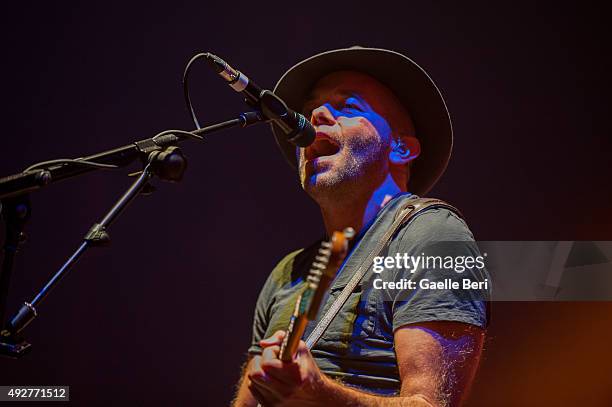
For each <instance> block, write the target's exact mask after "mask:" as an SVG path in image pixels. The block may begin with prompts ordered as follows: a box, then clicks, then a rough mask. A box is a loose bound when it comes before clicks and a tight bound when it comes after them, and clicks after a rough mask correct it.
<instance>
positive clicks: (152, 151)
mask: <svg viewBox="0 0 612 407" xmlns="http://www.w3.org/2000/svg"><path fill="white" fill-rule="evenodd" d="M264 121H267V120H266V119H265V118H264V117H263V116H262V115H261V114H260V113H259V112H246V113H242V114H241V115H240V116H239V117H238V118H235V119H232V120H228V121H224V122H220V123H216V124H213V125H210V126H207V127H203V128H201V129H198V130H194V131H192V132H189V133H191V135H195V136H196V137H198V136H202V135H204V134H209V133H213V132H216V131H219V130H223V129H227V128H231V127H247V126H250V125H252V124H255V123H261V122H264ZM176 133H177V134H172V132H171V131H169V132H163V133H161V135H160V136H156V137H153V138H149V139H146V140H141V141H137V142H135V143H133V144H130V145H126V146H123V147H119V148H115V149H112V150H108V151H105V152H102V153H99V154H94V155H91V156H88V157H85V158H79V159H76V160H54V161H49V162H47V163H41V164H40V165H37V167H38V166H40V167H43V168H40V169H35V170H32V171H25V172H22V173H19V174H15V175H11V176H8V177H4V178H0V200H1V206H0V211H2V216H3V217H4V219H5V224H6V239H5V244H4V258H3V262H2V268H1V274H0V323H2V322H4V316H5V307H6V302H7V297H8V290H9V284H10V278H11V274H12V269H13V265H14V261H15V255H16V253H17V251H18V250H19V245H20V244H21V243H22V242H23V241H24V234H23V229H24V227H25V224H26V222H27V220H28V219H29V217H30V209H31V208H30V205H29V199H28V198H29V197H28V193H29V192H31V191H34V190H37V189H40V188H42V187H43V186H46V185H49V184H51V183H53V182H57V181H60V180H63V179H66V178H71V177H75V176H79V175H82V174H85V173H87V172H90V171H94V170H96V169H99V168H100V166H95V165H85V162H88V163H92V162H93V163H95V164H106V165H112V166H116V167H117V168H119V167H124V166H126V165H128V164H130V163H131V162H133V161H134V160H136V159H138V158H140V159H141V160H142V161H143V163H144V169H143V170H142V171H141V172H140V173H139V174H138V178H137V179H136V181H134V182H133V183H132V185H131V186H130V187H129V188H128V189H127V191H126V192H125V193H124V194H123V195H122V196H121V198H119V200H118V201H117V202H116V203H115V204H114V205H113V206H112V208H111V209H110V210H109V211H108V212H107V213H106V214H105V216H104V217H103V218H102V220H101V221H100V222H98V223H94V225H93V226H92V227H91V228H90V229H89V231H88V232H87V233H86V235H85V236H84V237H83V241H82V243H81V244H80V245H79V247H78V248H77V249H76V250H75V251H74V253H73V254H72V255H71V256H70V257H69V258H68V260H66V262H65V263H64V264H63V265H62V266H61V267H60V269H59V270H58V271H57V272H56V273H55V274H54V275H53V277H52V278H51V279H50V280H49V281H48V282H47V284H45V286H44V287H43V288H42V289H41V290H40V292H38V294H36V296H34V299H33V300H31V301H30V302H24V303H23V305H22V306H21V308H20V309H19V311H18V312H17V313H16V314H15V315H14V316H13V317H12V318H11V319H10V321H7V322H6V323H5V324H4V328H3V329H2V330H1V331H0V356H8V357H13V358H18V357H21V356H23V355H24V354H26V353H27V352H28V351H29V350H30V349H31V345H30V344H29V343H28V342H26V341H25V340H24V339H23V338H22V337H21V336H20V333H21V332H22V331H23V329H24V328H25V327H26V326H27V325H28V324H29V323H30V322H32V320H33V319H34V318H35V317H36V316H37V315H38V306H39V305H40V304H41V303H42V302H43V300H45V298H46V297H47V296H48V295H49V293H50V292H51V290H52V289H53V288H54V287H55V286H56V285H57V284H58V283H59V281H60V280H61V279H62V278H63V277H65V276H66V274H67V273H68V271H69V270H70V269H71V268H72V267H73V266H74V264H75V263H76V262H77V260H78V259H79V258H80V257H81V256H83V254H84V253H85V251H86V250H87V249H88V248H89V247H100V246H104V245H106V244H108V243H110V236H109V234H108V232H107V228H108V227H109V226H110V225H111V224H112V223H113V222H114V221H115V220H116V219H117V217H118V216H119V215H120V214H121V213H122V212H123V210H124V209H125V208H126V207H127V206H128V205H129V204H130V203H131V202H132V201H133V200H134V198H136V197H137V196H138V195H139V194H140V193H145V192H150V191H152V187H151V186H150V184H149V181H150V179H151V178H152V177H153V176H155V175H156V176H157V177H158V178H160V179H161V180H164V181H170V182H178V181H180V180H181V179H182V177H183V174H184V172H185V170H186V169H187V160H186V158H185V156H184V155H183V154H182V152H181V150H180V149H179V148H178V147H177V146H176V144H178V142H180V141H183V140H185V139H188V138H189V136H187V135H185V134H183V135H181V134H180V133H181V132H180V131H176ZM183 133H186V132H183ZM80 161H81V162H83V163H80ZM45 164H47V165H45Z"/></svg>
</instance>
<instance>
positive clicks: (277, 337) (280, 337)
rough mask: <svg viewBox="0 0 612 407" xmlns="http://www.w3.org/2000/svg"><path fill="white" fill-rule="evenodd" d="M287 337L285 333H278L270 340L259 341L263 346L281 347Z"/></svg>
mask: <svg viewBox="0 0 612 407" xmlns="http://www.w3.org/2000/svg"><path fill="white" fill-rule="evenodd" d="M284 337H285V331H276V332H274V335H272V336H270V337H269V338H265V339H262V340H261V341H259V344H260V345H261V346H264V347H266V346H272V345H280V344H281V342H283V338H284Z"/></svg>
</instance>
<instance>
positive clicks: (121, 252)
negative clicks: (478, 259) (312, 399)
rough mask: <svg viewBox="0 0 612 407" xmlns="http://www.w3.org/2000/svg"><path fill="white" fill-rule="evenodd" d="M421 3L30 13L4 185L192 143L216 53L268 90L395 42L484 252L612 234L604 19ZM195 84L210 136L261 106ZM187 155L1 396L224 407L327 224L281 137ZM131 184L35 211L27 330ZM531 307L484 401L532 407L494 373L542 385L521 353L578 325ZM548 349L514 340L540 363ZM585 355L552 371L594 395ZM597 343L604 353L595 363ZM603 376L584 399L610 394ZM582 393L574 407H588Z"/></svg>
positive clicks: (527, 7)
mask: <svg viewBox="0 0 612 407" xmlns="http://www.w3.org/2000/svg"><path fill="white" fill-rule="evenodd" d="M266 3H267V2H266ZM411 3H412V2H411ZM414 3H416V2H414ZM423 3H424V2H419V4H408V3H406V4H403V3H399V2H398V3H396V4H393V3H390V4H388V5H384V4H383V3H382V2H378V1H377V2H371V4H370V5H358V4H354V5H353V6H349V5H348V4H346V5H343V6H341V5H337V4H332V3H328V2H318V3H298V2H295V3H289V2H287V3H285V4H282V5H281V4H279V5H277V6H275V7H272V6H270V5H269V6H265V9H264V8H263V7H264V6H262V4H264V2H259V4H255V2H253V3H251V4H249V3H237V2H233V1H232V2H217V3H215V4H213V5H207V2H204V1H200V2H194V3H192V4H190V5H187V4H181V5H179V4H172V5H171V4H167V5H165V6H162V5H157V4H156V3H155V2H148V3H144V4H142V5H141V6H135V5H128V4H122V5H120V6H113V5H110V4H109V3H106V2H105V3H103V4H99V5H93V4H85V3H84V4H71V5H69V4H64V3H61V4H60V3H57V2H55V3H54V4H52V3H49V4H44V3H41V4H40V5H36V6H34V5H32V3H31V2H29V3H28V4H29V5H23V6H21V5H20V6H17V5H16V3H14V2H13V3H12V5H11V6H10V7H9V6H4V9H3V13H2V14H3V15H2V24H0V30H1V32H2V35H1V36H0V38H1V39H0V41H1V49H2V55H3V63H2V64H1V66H0V69H1V71H2V74H1V75H0V78H1V80H2V86H1V89H2V102H3V109H2V113H3V115H2V116H3V120H2V123H3V129H2V136H1V137H2V138H1V140H2V142H1V144H0V145H1V146H2V147H1V148H2V150H1V151H2V159H1V160H0V175H8V174H11V173H15V172H18V171H20V170H21V169H23V168H24V167H25V166H27V165H29V164H31V163H34V162H37V161H41V160H46V159H52V158H60V157H77V156H82V155H87V154H90V153H94V152H98V151H101V150H105V149H109V148H111V147H115V146H119V145H123V144H126V143H129V142H131V141H135V140H137V139H142V138H146V137H150V136H152V135H154V134H156V133H157V132H158V131H161V130H164V129H167V128H182V129H189V128H191V127H192V124H191V123H190V120H189V118H188V115H187V113H186V110H185V107H184V105H183V101H182V90H181V84H180V78H181V74H182V70H183V67H184V65H185V63H186V62H187V60H188V59H189V58H190V57H191V56H192V55H193V54H195V53H196V52H198V51H211V52H214V53H217V54H218V55H220V56H222V57H224V58H225V59H227V60H228V61H230V62H231V63H232V64H234V65H235V66H236V67H238V68H239V69H241V70H243V71H244V72H246V73H247V74H248V75H249V76H251V77H252V78H254V79H255V80H256V81H257V82H258V83H260V84H261V85H262V86H266V87H270V88H271V87H272V86H273V85H274V83H275V81H276V79H277V78H278V77H279V76H280V75H281V74H282V73H283V72H284V70H285V69H286V68H288V67H289V66H291V65H292V64H293V63H295V62H297V61H298V60H300V59H302V58H304V57H307V56H310V55H312V54H313V53H316V52H319V51H323V50H327V49H331V48H337V47H345V46H351V45H362V46H380V47H385V48H390V49H394V50H397V51H401V52H404V53H406V54H407V55H409V56H411V57H412V58H414V59H415V60H416V61H418V62H419V63H420V64H421V65H422V66H423V67H425V68H426V69H427V70H428V71H429V73H430V74H431V75H432V77H433V78H434V79H435V80H436V82H437V84H438V86H439V87H440V88H441V90H442V92H443V94H444V95H445V96H446V100H447V103H448V107H449V110H450V112H451V115H452V117H453V120H454V129H455V140H456V144H455V150H454V157H453V159H452V160H451V164H450V166H449V168H448V172H447V173H446V175H445V176H444V177H443V178H442V180H441V181H440V183H439V184H438V186H437V187H436V188H435V190H434V191H432V193H431V195H432V196H436V197H440V198H442V199H446V200H448V201H450V202H452V203H453V204H455V205H456V206H458V207H459V208H461V210H462V211H463V212H464V214H465V215H466V218H467V219H468V222H469V224H470V226H471V228H472V229H473V231H474V234H475V235H476V237H477V238H479V239H482V240H484V239H499V240H511V239H520V240H527V239H550V240H564V239H566V240H575V239H588V240H595V239H602V240H603V239H605V240H610V239H612V232H611V230H612V215H611V214H610V206H611V204H610V203H611V202H612V199H611V198H612V191H611V188H610V172H611V171H610V153H611V152H612V143H611V141H610V124H609V120H610V108H609V106H610V104H609V101H608V99H607V97H608V95H609V94H610V90H611V89H610V88H611V87H610V80H609V77H608V76H607V75H608V74H609V72H610V71H611V66H610V65H611V64H610V56H609V39H608V37H609V31H610V29H609V24H608V21H607V19H606V17H605V13H604V12H603V11H601V10H597V9H595V8H592V6H588V5H586V4H584V6H563V5H562V4H561V3H555V4H554V5H553V4H549V5H535V4H532V3H531V2H525V4H523V5H519V4H517V3H514V2H513V3H512V4H506V5H498V4H495V5H493V4H492V3H490V2H482V3H481V4H475V3H472V4H470V5H466V4H457V3H458V2H457V3H454V4H451V3H449V4H448V5H445V6H442V5H439V4H436V5H433V4H432V5H429V4H423ZM400 4H403V5H400ZM193 87H194V89H195V90H194V103H195V104H196V106H197V109H198V111H199V112H200V115H201V118H202V120H203V121H205V122H211V121H216V120H221V119H226V118H230V117H232V116H233V115H235V114H236V113H238V112H241V111H243V110H246V109H245V106H244V105H243V104H242V103H241V100H240V98H239V97H238V96H237V95H235V94H233V93H232V92H231V91H230V90H228V89H226V88H225V87H224V85H223V84H222V83H220V81H219V80H218V79H217V78H216V77H215V76H214V75H212V74H211V73H210V71H208V70H207V69H206V68H204V67H203V66H198V67H196V69H195V70H194V77H193ZM184 150H185V151H186V152H187V154H188V155H189V169H188V171H187V174H186V177H185V179H184V180H183V182H182V183H180V184H176V185H171V184H165V183H159V182H158V183H157V184H158V186H159V189H158V191H157V192H156V193H155V194H154V195H153V196H150V197H146V198H142V199H138V200H137V201H136V202H135V203H134V204H133V205H132V206H131V207H130V208H129V209H128V211H127V212H126V213H125V214H124V215H123V216H122V217H121V218H120V219H119V221H118V222H117V223H116V224H115V225H113V227H112V228H111V230H110V233H111V236H112V239H113V245H112V246H111V247H110V248H108V249H98V250H92V251H91V252H89V253H88V254H87V256H86V257H85V258H84V259H83V260H82V261H81V262H80V263H79V264H78V265H77V267H76V268H75V269H74V270H73V272H72V274H71V275H70V276H69V277H68V278H67V279H66V280H64V281H63V282H62V284H61V285H60V286H59V287H58V288H57V289H56V290H55V292H53V294H52V295H51V296H50V297H49V299H48V300H47V301H46V302H45V303H44V305H43V306H42V307H41V308H40V313H41V315H40V317H39V318H38V319H37V320H36V321H35V322H34V323H33V324H32V325H31V326H30V327H29V328H28V329H27V331H26V332H27V337H28V339H29V340H30V341H31V342H32V343H33V344H34V349H33V351H32V353H31V354H30V355H29V356H27V357H26V358H25V359H23V360H20V361H13V360H0V384H19V385H36V384H38V385H52V384H58V385H70V386H71V397H72V399H73V400H75V401H79V402H81V403H79V404H84V405H93V404H94V400H102V402H101V403H100V404H101V405H104V404H108V403H107V402H110V401H111V400H113V401H114V402H113V403H112V404H114V405H118V404H120V403H119V400H122V401H126V402H127V401H140V402H142V404H151V405H153V404H161V405H191V404H196V401H200V405H209V406H213V405H222V404H227V402H228V401H229V399H230V397H231V395H232V393H233V390H232V387H233V385H234V383H235V382H236V381H237V379H238V376H239V366H240V364H241V363H242V361H243V360H244V355H245V351H246V349H247V347H248V345H249V341H250V325H251V318H252V310H253V305H254V303H255V300H256V297H257V293H258V291H259V288H260V287H261V285H262V284H263V282H264V280H265V278H266V276H267V273H268V272H269V271H270V270H271V268H272V267H273V266H274V264H275V263H276V262H277V261H278V260H279V259H280V258H281V257H282V256H283V255H284V254H285V253H287V252H288V251H290V250H292V249H295V248H297V247H300V246H301V245H304V244H306V243H309V242H310V241H311V240H313V239H315V238H316V237H318V236H319V235H320V233H321V231H322V226H321V222H320V219H319V215H318V209H317V207H316V205H315V204H314V203H312V202H311V201H309V200H308V199H307V198H306V196H305V195H304V194H303V193H302V192H301V190H300V188H299V185H298V184H297V182H296V177H295V175H294V174H293V173H292V171H291V170H290V169H289V168H288V167H287V166H286V164H285V162H284V161H283V158H282V157H281V155H280V154H279V153H278V152H277V150H276V146H275V143H274V141H273V138H272V137H271V134H270V132H269V131H268V129H267V127H266V126H260V127H257V128H250V129H247V130H233V131H228V132H225V133H220V134H217V135H215V136H212V137H210V139H209V140H208V141H206V143H204V144H201V145H198V144H195V143H186V144H184ZM126 173H127V170H126V171H118V172H115V173H112V172H97V173H94V174H91V175H88V176H85V177H82V178H80V179H74V180H69V181H66V182H63V183H59V184H56V185H53V186H52V187H50V188H48V189H46V190H45V191H42V192H38V193H35V194H33V195H32V203H33V206H34V213H33V217H32V220H31V223H30V224H29V225H28V232H29V233H28V234H29V241H28V243H27V245H26V246H25V248H24V250H23V252H22V255H21V257H20V258H19V260H18V264H17V267H16V270H15V273H14V279H13V285H12V292H11V297H10V306H9V311H10V312H11V313H12V312H13V311H14V310H15V309H16V308H17V306H18V303H19V302H21V301H23V300H30V299H31V295H32V294H33V293H34V292H35V291H37V290H38V289H39V288H40V287H41V286H42V284H43V283H44V282H45V281H46V280H47V279H48V278H49V277H50V276H51V275H52V273H53V272H54V271H55V270H56V269H57V268H58V267H59V266H60V264H61V263H62V262H63V261H64V259H65V258H66V257H67V256H68V255H69V254H70V253H71V251H72V250H74V249H75V248H76V246H77V244H78V243H79V240H80V238H81V237H82V236H83V234H84V233H85V232H86V231H87V229H88V228H89V227H90V225H91V224H92V223H93V222H94V221H97V220H99V219H100V217H101V216H102V214H103V213H104V212H105V211H106V210H107V209H108V208H109V207H110V205H111V204H112V203H113V202H114V200H115V199H116V198H117V197H118V196H119V194H120V193H121V192H122V191H123V190H124V189H125V188H127V186H128V184H129V183H130V182H131V181H130V180H129V179H128V178H127V177H126V176H125V174H126ZM519 308H520V307H519V306H518V305H517V306H516V310H517V311H514V308H512V306H509V307H507V308H506V309H505V310H502V311H500V312H499V313H498V315H499V317H498V319H497V320H496V321H495V322H494V324H493V325H492V327H491V335H490V338H492V339H490V340H489V343H488V346H487V347H488V349H487V352H488V353H486V354H485V363H484V364H483V372H482V374H481V376H480V377H479V382H477V385H476V388H475V390H474V394H473V398H472V404H473V405H491V404H490V403H491V400H492V397H493V396H492V393H491V391H492V390H491V389H492V387H491V386H493V387H494V386H495V384H497V385H498V387H499V388H496V389H495V392H497V393H496V394H500V395H503V397H504V398H503V400H505V401H506V402H508V403H510V400H518V399H516V398H514V399H512V398H509V397H510V396H511V395H512V394H514V395H516V394H517V393H520V392H521V390H520V388H519V389H517V388H516V387H512V386H511V385H510V384H508V385H506V386H505V387H504V386H503V383H506V382H505V380H506V379H502V377H501V376H500V378H499V380H497V381H496V380H495V379H494V377H493V376H492V375H494V374H499V372H507V371H508V372H510V373H506V376H507V377H515V378H516V377H519V376H521V375H522V373H521V372H524V371H526V370H527V369H529V367H528V366H526V365H525V364H521V365H519V364H518V362H517V364H516V365H512V363H510V364H508V363H504V362H503V360H504V359H503V358H501V356H500V355H502V354H503V355H506V356H507V355H508V353H507V349H508V347H512V346H513V343H512V342H511V341H509V339H508V338H509V337H511V336H512V335H513V334H514V335H516V333H517V332H520V333H522V334H523V336H524V335H526V333H528V332H531V331H536V333H538V335H539V337H542V338H544V339H542V340H543V341H544V342H545V341H546V338H558V337H559V335H560V334H559V328H558V327H559V326H567V320H564V319H563V318H562V317H560V316H558V315H559V314H558V313H557V312H555V311H554V310H550V309H548V308H546V309H544V308H539V310H540V311H539V312H540V315H541V316H542V319H546V320H555V318H556V320H557V321H558V325H557V328H555V327H548V328H547V327H546V326H543V325H540V324H538V323H537V321H536V320H534V318H535V317H534V315H538V314H537V312H538V309H534V308H529V307H528V309H527V311H528V313H529V315H531V320H529V319H527V320H528V321H531V322H529V324H531V323H533V324H532V325H525V324H523V325H521V323H522V322H524V321H525V320H526V319H525V318H524V316H523V315H522V313H523V312H524V311H525V310H524V309H523V308H521V309H522V311H518V310H519ZM535 308H537V307H535ZM596 309H597V310H601V309H602V308H601V307H599V308H596ZM608 310H610V307H609V305H608ZM567 312H568V311H566V314H565V315H567ZM589 315H593V314H592V313H590V312H586V313H580V314H579V315H578V316H576V318H577V319H576V320H580V321H588V316H589ZM607 315H610V313H609V312H608V314H607ZM581 318H582V319H581ZM597 321H599V323H601V319H598V320H597ZM594 322H595V321H594ZM587 325H589V324H587ZM589 326H592V325H589ZM538 329H539V330H538ZM547 329H548V331H547ZM596 333H597V334H598V337H599V338H600V340H601V336H602V334H601V332H596ZM534 335H535V334H534ZM593 335H595V334H593ZM607 335H610V331H607ZM533 337H535V336H533ZM529 338H531V337H530V336H524V341H523V342H516V343H515V345H516V346H519V345H520V343H523V345H524V348H526V349H527V348H529V349H531V350H532V351H533V352H536V351H537V348H535V349H536V350H534V346H533V344H531V345H530V344H529V340H530V339H529ZM581 338H582V339H584V338H585V337H584V336H582V337H581ZM552 340H553V339H551V341H552ZM517 341H518V339H517ZM571 343H575V342H568V346H567V347H565V348H564V349H561V350H559V358H556V357H554V355H556V354H553V356H551V360H548V359H546V361H544V362H543V363H542V364H546V363H548V365H550V364H551V363H553V365H552V366H553V367H554V368H553V369H551V370H554V371H555V372H557V373H558V374H560V375H564V374H565V373H563V372H565V371H563V370H561V371H560V370H559V369H563V368H565V369H566V372H567V375H568V376H569V375H570V374H571V375H572V376H573V377H583V378H587V379H589V378H590V377H591V376H589V375H594V374H595V373H593V371H592V367H593V366H595V365H596V363H595V361H596V360H600V361H601V353H598V354H597V355H588V354H586V353H584V352H586V351H585V350H584V349H583V347H578V346H575V347H572V345H571ZM602 343H603V342H602ZM608 343H609V341H608ZM502 344H503V345H504V346H503V347H502ZM591 345H592V344H591V342H589V340H588V337H587V340H586V343H585V346H584V348H585V349H586V348H588V347H589V346H591ZM538 346H542V347H545V346H543V345H542V344H541V343H538ZM517 349H520V347H519V348H515V349H514V351H515V352H516V351H517ZM602 351H603V354H605V355H609V354H610V351H609V350H607V349H602ZM581 352H582V353H581ZM562 353H563V354H564V355H567V354H570V355H573V357H574V359H576V360H579V361H581V362H580V363H582V364H581V365H580V366H581V367H582V368H581V369H582V370H578V371H577V368H572V367H571V366H569V367H568V365H567V357H561V354H562ZM534 354H536V353H534ZM589 357H591V358H592V359H589ZM497 362H499V363H497ZM555 362H556V363H557V364H556V365H555V364H554V363H555ZM495 363H497V365H496V364H495ZM526 363H527V364H528V361H527V362H526ZM513 369H514V372H513ZM530 371H531V372H533V370H530ZM559 372H562V373H559ZM543 374H545V373H543ZM540 377H541V376H540ZM593 377H594V378H593V380H586V379H585V382H588V383H591V382H592V383H601V380H603V379H601V378H596V377H595V376H593ZM534 380H538V379H537V377H536V378H534ZM483 383H490V384H492V385H484V384H483ZM533 384H534V386H535V387H536V388H537V389H539V392H538V393H537V394H538V395H539V396H540V397H544V398H543V399H542V400H549V401H550V400H558V399H555V398H554V397H560V396H558V394H559V385H558V383H557V382H554V381H552V382H551V383H550V386H549V388H546V387H544V388H543V387H542V386H541V383H537V382H534V383H533ZM538 384H540V387H537V385H538ZM603 388H605V387H603ZM608 388H609V387H608ZM565 389H566V393H562V394H567V395H569V396H567V395H566V396H564V397H563V398H560V399H561V400H564V401H566V402H567V401H568V397H571V396H572V395H577V394H579V392H578V390H577V389H576V391H573V389H571V388H565ZM583 389H584V388H583ZM553 394H557V396H554V395H553ZM546 397H548V398H546ZM602 397H604V398H605V397H607V396H605V395H603V396H602ZM500 400H502V399H501V398H500ZM597 400H599V399H597ZM602 400H603V399H602ZM498 401H499V400H498ZM500 404H503V403H500ZM557 405H560V404H557Z"/></svg>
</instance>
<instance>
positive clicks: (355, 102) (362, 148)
mask: <svg viewBox="0 0 612 407" xmlns="http://www.w3.org/2000/svg"><path fill="white" fill-rule="evenodd" d="M303 111H304V114H305V115H306V117H310V119H311V122H312V124H313V125H314V127H315V129H316V131H317V136H316V139H315V142H314V143H313V144H312V145H310V146H309V147H306V148H300V149H298V151H297V154H298V167H299V176H300V181H301V184H302V187H303V188H304V190H306V192H308V193H309V194H310V195H311V196H313V198H316V197H317V196H320V195H321V194H325V193H326V192H329V191H333V192H334V193H341V192H342V191H350V189H351V188H355V186H356V185H359V186H360V187H364V188H369V187H374V186H376V185H377V184H380V182H382V180H383V179H384V177H385V176H386V175H387V174H388V172H389V159H388V157H389V152H390V148H391V142H392V138H393V133H394V132H396V133H397V131H398V130H400V131H402V130H405V131H411V130H410V129H411V127H412V124H411V123H410V119H409V117H408V115H407V113H406V112H405V111H404V110H403V108H402V107H401V105H400V104H399V102H398V101H397V100H396V99H395V96H393V94H392V92H391V91H390V90H389V89H388V88H387V87H385V86H384V85H382V84H381V83H380V82H378V81H376V80H375V79H373V78H372V77H370V76H368V75H365V74H361V73H358V72H352V71H341V72H335V73H332V74H330V75H328V76H326V77H324V78H322V79H321V80H320V81H319V82H318V83H317V84H316V85H315V87H314V89H313V90H312V92H311V96H310V97H309V99H308V101H307V102H306V103H305V105H304V109H303Z"/></svg>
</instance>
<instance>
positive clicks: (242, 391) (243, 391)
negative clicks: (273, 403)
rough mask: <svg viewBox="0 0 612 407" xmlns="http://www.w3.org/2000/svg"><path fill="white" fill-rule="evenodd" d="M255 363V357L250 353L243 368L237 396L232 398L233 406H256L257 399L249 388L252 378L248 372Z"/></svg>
mask: <svg viewBox="0 0 612 407" xmlns="http://www.w3.org/2000/svg"><path fill="white" fill-rule="evenodd" d="M252 364H253V357H252V356H250V355H249V359H248V360H247V362H246V363H245V364H244V368H243V369H242V373H241V377H240V381H239V382H238V386H237V388H238V391H237V392H236V396H234V400H232V407H255V406H257V400H255V398H254V397H253V395H252V394H251V391H250V390H249V386H250V384H251V380H250V379H249V378H248V376H247V375H248V372H249V369H250V368H251V366H252Z"/></svg>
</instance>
